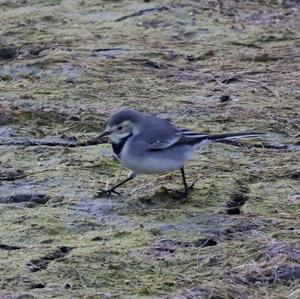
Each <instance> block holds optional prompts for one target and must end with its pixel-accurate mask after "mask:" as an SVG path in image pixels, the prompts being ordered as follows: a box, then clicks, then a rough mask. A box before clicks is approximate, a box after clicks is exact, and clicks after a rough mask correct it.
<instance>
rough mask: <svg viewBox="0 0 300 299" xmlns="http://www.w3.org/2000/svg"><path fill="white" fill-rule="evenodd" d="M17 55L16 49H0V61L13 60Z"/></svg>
mask: <svg viewBox="0 0 300 299" xmlns="http://www.w3.org/2000/svg"><path fill="white" fill-rule="evenodd" d="M17 54H18V49H17V48H16V47H13V46H11V47H0V60H9V59H12V58H15V57H16V56H17Z"/></svg>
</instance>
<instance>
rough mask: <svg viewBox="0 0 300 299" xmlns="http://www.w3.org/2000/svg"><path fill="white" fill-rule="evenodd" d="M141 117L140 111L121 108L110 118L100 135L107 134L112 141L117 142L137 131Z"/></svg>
mask: <svg viewBox="0 0 300 299" xmlns="http://www.w3.org/2000/svg"><path fill="white" fill-rule="evenodd" d="M141 118H142V113H140V112H138V111H135V110H131V109H122V110H121V111H119V112H117V113H115V114H114V115H113V116H112V117H111V118H110V120H109V121H108V124H107V126H106V130H105V131H104V132H103V133H102V134H101V136H100V137H102V136H108V137H109V139H110V140H111V141H112V142H113V143H118V142H120V140H121V139H123V138H126V137H128V136H129V135H132V134H137V133H139V128H140V125H139V124H140V121H141Z"/></svg>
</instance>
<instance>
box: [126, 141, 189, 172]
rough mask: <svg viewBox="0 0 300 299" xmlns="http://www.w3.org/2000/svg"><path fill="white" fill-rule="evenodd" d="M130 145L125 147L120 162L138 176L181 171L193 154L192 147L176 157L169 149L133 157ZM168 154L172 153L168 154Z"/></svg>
mask: <svg viewBox="0 0 300 299" xmlns="http://www.w3.org/2000/svg"><path fill="white" fill-rule="evenodd" d="M128 145H129V142H127V143H126V144H125V145H124V148H123V150H122V153H121V156H120V160H121V162H122V164H124V166H126V167H127V168H129V169H130V170H132V171H133V172H134V173H136V174H154V173H157V174H159V173H167V172H170V171H173V170H177V169H180V168H181V167H182V166H183V165H184V163H185V162H186V160H188V159H189V158H190V157H191V154H192V152H193V149H192V148H191V147H190V150H189V151H186V150H183V149H182V154H180V153H179V154H177V155H176V156H174V155H172V150H169V149H162V150H161V151H160V150H158V151H148V152H145V153H143V154H141V155H138V154H135V155H133V154H131V152H130V151H129V150H128ZM168 152H170V153H169V154H168ZM177 153H178V152H177ZM172 157H173V158H172Z"/></svg>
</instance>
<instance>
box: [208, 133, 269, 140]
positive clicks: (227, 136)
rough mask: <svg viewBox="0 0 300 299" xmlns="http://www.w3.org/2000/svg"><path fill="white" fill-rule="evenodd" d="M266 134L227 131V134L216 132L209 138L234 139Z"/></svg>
mask: <svg viewBox="0 0 300 299" xmlns="http://www.w3.org/2000/svg"><path fill="white" fill-rule="evenodd" d="M263 135H265V133H262V132H238V133H225V134H216V135H209V136H208V139H209V140H213V141H219V142H221V141H222V140H232V139H239V138H249V137H252V138H253V137H261V136H263Z"/></svg>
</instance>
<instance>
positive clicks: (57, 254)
mask: <svg viewBox="0 0 300 299" xmlns="http://www.w3.org/2000/svg"><path fill="white" fill-rule="evenodd" d="M72 249H73V248H72V247H66V246H62V247H59V248H57V249H56V250H54V251H52V252H50V253H48V254H46V255H45V256H42V257H41V258H39V259H35V260H31V261H30V262H28V263H27V267H28V268H29V270H30V271H31V272H37V271H42V270H45V269H47V267H48V265H49V263H51V262H52V261H55V260H58V259H62V258H63V257H65V256H66V255H67V254H68V253H69V252H70V251H71V250H72Z"/></svg>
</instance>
